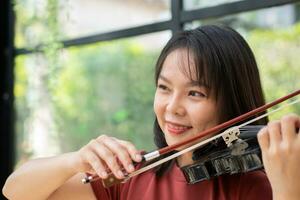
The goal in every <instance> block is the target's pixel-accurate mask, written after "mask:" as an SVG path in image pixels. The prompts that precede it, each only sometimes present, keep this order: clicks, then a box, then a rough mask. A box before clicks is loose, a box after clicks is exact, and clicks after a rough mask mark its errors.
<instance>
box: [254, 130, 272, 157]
mask: <svg viewBox="0 0 300 200" xmlns="http://www.w3.org/2000/svg"><path fill="white" fill-rule="evenodd" d="M257 139H258V143H259V146H260V148H261V150H262V151H263V152H265V151H267V149H268V148H269V145H270V137H269V132H268V128H267V127H264V128H262V129H261V130H260V131H259V133H258V134H257Z"/></svg>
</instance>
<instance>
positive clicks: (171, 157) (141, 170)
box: [125, 99, 300, 180]
mask: <svg viewBox="0 0 300 200" xmlns="http://www.w3.org/2000/svg"><path fill="white" fill-rule="evenodd" d="M299 102H300V99H296V100H294V101H292V102H290V103H287V104H284V105H282V106H280V107H278V108H276V109H274V110H272V111H270V112H268V113H265V114H263V115H261V116H258V117H256V118H254V119H251V120H249V121H247V122H245V123H243V124H241V125H238V126H234V127H231V128H229V129H227V130H225V131H223V132H222V133H219V134H217V135H215V136H213V137H211V138H208V139H206V140H204V141H201V142H199V143H197V144H194V145H192V146H190V147H187V148H186V149H184V150H181V151H179V152H176V153H174V154H172V155H170V156H168V157H166V158H163V159H161V160H159V161H156V162H154V163H152V164H150V165H147V166H145V167H143V168H141V169H138V170H136V171H134V172H132V173H131V174H129V175H128V176H127V177H126V178H125V180H127V179H129V178H132V177H134V176H136V175H138V174H141V173H143V172H145V171H148V170H150V169H152V168H154V167H156V166H158V165H160V164H162V163H165V162H167V161H169V160H172V159H174V158H176V157H178V156H180V155H182V154H184V153H187V152H189V151H191V150H193V149H195V148H197V147H200V146H202V145H205V144H207V143H209V142H211V141H213V140H215V139H217V138H219V137H222V136H223V135H225V134H226V133H228V131H230V130H232V129H236V128H238V129H239V128H241V127H244V126H246V125H248V124H251V123H252V122H255V121H257V120H259V119H261V118H264V117H266V116H268V115H271V114H273V113H275V112H278V111H279V110H282V109H284V108H286V107H288V106H291V105H293V104H296V103H299Z"/></svg>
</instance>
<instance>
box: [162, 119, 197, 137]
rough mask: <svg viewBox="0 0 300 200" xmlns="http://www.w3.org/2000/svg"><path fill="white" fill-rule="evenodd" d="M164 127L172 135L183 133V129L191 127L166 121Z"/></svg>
mask: <svg viewBox="0 0 300 200" xmlns="http://www.w3.org/2000/svg"><path fill="white" fill-rule="evenodd" d="M166 127H167V130H168V132H169V133H171V134H173V135H180V134H182V133H184V132H185V131H187V130H189V129H191V128H192V127H191V126H185V125H181V124H177V123H173V122H166Z"/></svg>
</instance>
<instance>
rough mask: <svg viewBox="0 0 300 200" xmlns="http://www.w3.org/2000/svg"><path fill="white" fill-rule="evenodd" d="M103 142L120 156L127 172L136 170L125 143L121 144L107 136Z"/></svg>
mask: <svg viewBox="0 0 300 200" xmlns="http://www.w3.org/2000/svg"><path fill="white" fill-rule="evenodd" d="M102 142H103V144H104V145H105V146H106V147H107V148H108V149H110V150H111V151H112V152H113V153H114V154H115V155H116V156H117V157H118V159H119V161H121V163H122V165H123V166H124V168H125V169H126V171H127V172H129V173H131V172H133V171H134V166H133V165H132V160H131V158H130V155H129V153H128V151H127V149H126V148H125V147H124V146H123V145H121V144H119V143H118V142H117V141H116V140H114V139H113V138H110V137H108V138H105V139H104V140H102Z"/></svg>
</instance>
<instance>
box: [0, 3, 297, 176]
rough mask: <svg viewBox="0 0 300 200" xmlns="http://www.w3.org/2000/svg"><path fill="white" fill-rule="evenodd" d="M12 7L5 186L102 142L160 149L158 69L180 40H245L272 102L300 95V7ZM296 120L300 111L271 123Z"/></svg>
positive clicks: (5, 71)
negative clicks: (197, 35)
mask: <svg viewBox="0 0 300 200" xmlns="http://www.w3.org/2000/svg"><path fill="white" fill-rule="evenodd" d="M5 2H7V3H6V4H7V6H6V7H3V8H2V11H5V12H4V13H6V14H7V15H6V18H5V19H7V21H5V23H4V25H6V26H5V28H6V29H5V31H4V32H5V33H7V34H6V35H5V37H6V39H7V40H6V41H7V42H6V43H5V44H4V45H2V46H1V48H2V49H1V50H3V52H4V53H2V54H3V55H4V56H3V57H1V58H4V61H2V62H1V64H2V66H1V68H2V71H1V73H2V74H1V79H3V80H1V84H2V86H1V95H2V99H1V101H2V103H1V108H3V109H1V118H2V120H1V121H2V122H1V123H2V125H1V127H4V129H3V128H2V130H4V131H1V132H2V133H1V138H2V139H1V140H2V143H1V144H2V145H1V146H2V148H1V151H2V153H1V155H3V158H1V162H3V163H6V164H5V166H7V168H5V169H6V170H5V171H4V172H3V173H4V176H3V177H4V179H3V180H5V177H7V175H8V173H6V172H9V171H11V170H12V168H14V167H16V166H18V165H20V164H21V163H23V162H24V161H26V160H28V159H31V158H36V157H40V156H51V155H56V154H59V153H63V152H68V151H75V150H78V149H79V148H80V147H81V146H82V145H84V144H86V143H87V142H88V141H89V140H91V139H92V138H95V137H97V136H99V135H101V134H108V135H112V136H115V137H118V138H121V139H125V140H130V141H131V142H132V143H134V144H135V145H136V146H137V147H138V148H139V149H144V150H152V149H154V148H155V147H154V144H153V136H152V125H153V120H154V113H153V105H152V102H153V95H154V91H155V84H154V76H153V72H154V66H155V62H156V59H157V57H158V55H159V53H160V51H161V49H162V47H163V46H164V45H165V44H166V42H167V41H168V39H169V38H170V37H171V36H172V34H174V33H175V32H176V31H180V30H183V29H191V28H195V27H197V26H201V25H204V24H211V23H214V24H216V23H217V24H226V25H229V26H231V27H233V28H234V29H236V30H237V31H238V32H240V33H241V34H242V35H243V36H244V37H245V39H246V40H247V42H248V43H249V44H250V46H251V48H252V49H253V51H254V54H255V56H256V59H257V62H258V65H259V68H260V73H261V79H262V83H263V88H264V91H265V96H266V99H267V101H272V100H275V99H276V98H279V97H281V96H284V95H286V94H288V93H290V92H292V91H294V90H296V89H299V86H300V79H299V74H300V64H299V63H300V56H299V55H300V24H299V20H300V3H299V2H300V1H296V0H243V1H237V0H215V1H211V0H88V1H86V0H64V1H61V0H14V1H9V0H8V1H5ZM12 2H13V3H12ZM2 13H3V12H2ZM3 47H5V48H3ZM4 50H5V51H4ZM291 111H292V112H296V113H298V114H300V105H295V106H292V107H289V108H288V109H285V110H284V111H282V112H281V113H278V114H275V115H272V116H271V118H273V119H276V118H279V117H280V116H281V115H282V114H283V113H287V112H291ZM5 173H6V174H5Z"/></svg>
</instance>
